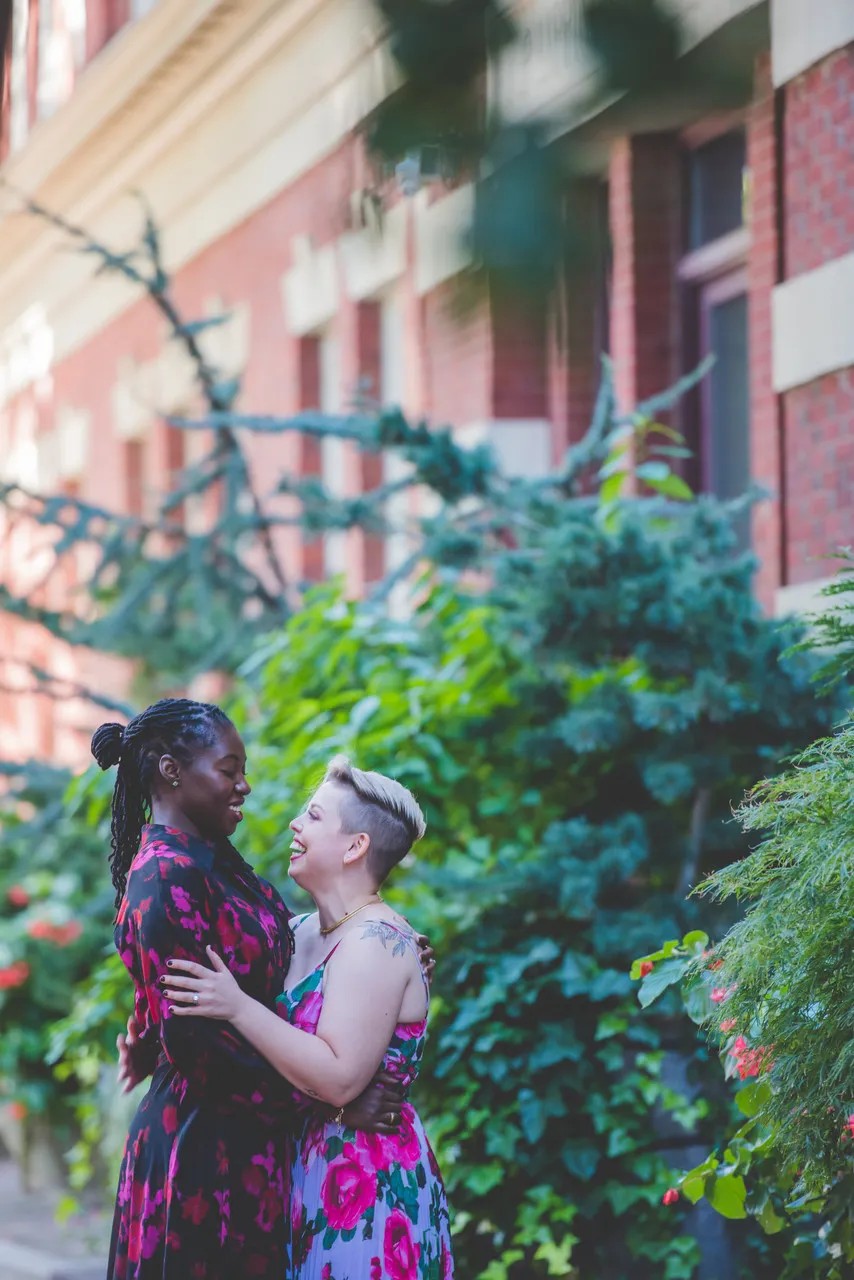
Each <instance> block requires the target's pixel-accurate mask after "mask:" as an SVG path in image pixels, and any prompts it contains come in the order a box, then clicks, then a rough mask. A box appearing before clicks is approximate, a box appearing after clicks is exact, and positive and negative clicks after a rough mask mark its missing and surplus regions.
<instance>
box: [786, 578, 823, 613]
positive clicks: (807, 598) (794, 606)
mask: <svg viewBox="0 0 854 1280" xmlns="http://www.w3.org/2000/svg"><path fill="white" fill-rule="evenodd" d="M834 581H835V579H834V578H832V577H830V578H813V580H812V581H811V582H798V583H796V584H795V585H794V586H788V587H778V588H777V590H776V591H775V593H774V616H775V617H777V618H787V617H791V616H796V617H804V616H805V615H807V614H815V613H828V612H829V611H830V610H831V608H832V607H833V597H832V596H831V597H826V596H822V594H821V593H822V591H823V590H824V589H825V587H829V586H830V584H831V583H832V582H834Z"/></svg>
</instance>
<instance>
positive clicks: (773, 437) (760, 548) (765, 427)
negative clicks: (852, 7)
mask: <svg viewBox="0 0 854 1280" xmlns="http://www.w3.org/2000/svg"><path fill="white" fill-rule="evenodd" d="M747 165H748V169H749V171H750V183H751V185H750V204H749V209H748V224H749V228H750V237H751V244H750V255H749V258H748V267H747V280H748V342H749V355H750V465H751V476H752V479H753V481H754V483H756V484H759V485H762V486H763V487H764V488H766V489H768V490H769V491H770V493H771V497H770V498H768V499H766V500H764V501H763V502H761V503H759V504H758V505H757V506H755V507H754V509H753V518H752V530H751V535H752V541H753V549H754V551H755V552H756V555H757V556H758V557H759V560H760V566H759V571H758V576H757V582H756V590H757V595H758V597H759V599H760V601H761V602H762V604H763V605H764V606H765V607H766V608H769V609H770V608H771V607H772V605H773V602H774V591H775V589H776V588H777V587H778V586H780V585H781V584H782V583H784V582H785V580H786V579H785V566H784V564H783V561H782V550H783V548H782V539H783V523H782V522H783V510H784V508H783V498H784V494H783V492H782V490H783V485H784V476H783V470H782V466H783V463H782V453H781V431H782V421H781V418H780V403H779V398H778V397H777V395H776V394H775V393H774V390H773V384H772V373H771V365H772V341H773V340H772V331H771V297H772V291H773V289H774V286H775V284H776V283H777V279H778V270H779V251H780V250H779V240H778V228H777V222H778V167H777V156H776V120H775V96H774V88H773V86H772V84H771V65H770V58H769V56H768V55H767V54H764V55H763V56H762V57H761V58H760V59H759V61H758V62H757V66H756V78H755V89H754V99H753V103H752V105H751V108H750V112H749V114H748V118H747Z"/></svg>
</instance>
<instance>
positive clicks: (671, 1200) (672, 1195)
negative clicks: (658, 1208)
mask: <svg viewBox="0 0 854 1280" xmlns="http://www.w3.org/2000/svg"><path fill="white" fill-rule="evenodd" d="M678 1199H679V1192H678V1191H677V1190H676V1188H675V1187H668V1188H667V1190H666V1191H665V1193H664V1195H663V1196H662V1197H661V1203H662V1204H675V1203H676V1201H677V1200H678Z"/></svg>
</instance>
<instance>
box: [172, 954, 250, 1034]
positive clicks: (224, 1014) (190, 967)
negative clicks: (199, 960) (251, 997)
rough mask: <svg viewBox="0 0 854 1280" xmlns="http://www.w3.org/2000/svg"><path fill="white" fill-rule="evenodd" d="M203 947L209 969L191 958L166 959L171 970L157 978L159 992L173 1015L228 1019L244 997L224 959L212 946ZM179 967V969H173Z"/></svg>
mask: <svg viewBox="0 0 854 1280" xmlns="http://www.w3.org/2000/svg"><path fill="white" fill-rule="evenodd" d="M205 951H206V952H207V953H208V957H209V958H210V962H211V964H212V965H213V968H212V969H206V968H205V967H204V965H201V964H196V962H195V961H194V960H167V961H166V963H167V965H168V966H169V968H170V969H171V970H172V971H173V972H172V973H169V974H166V975H164V977H163V978H161V980H160V981H161V982H162V983H163V985H164V991H163V994H164V996H165V998H166V999H167V1000H168V1001H169V1008H170V1012H171V1013H173V1014H174V1015H175V1016H176V1017H190V1018H218V1019H220V1020H222V1021H224V1022H231V1021H233V1019H234V1018H235V1017H236V1016H237V1012H238V1010H239V1008H240V1003H241V1001H242V1000H244V999H245V998H246V997H245V996H244V994H243V992H242V991H241V989H240V987H239V986H238V985H237V982H236V981H235V979H234V976H233V974H232V973H231V970H230V969H229V968H228V966H227V965H226V963H225V961H224V960H221V959H220V957H219V956H218V955H217V953H216V952H215V951H214V950H213V948H212V947H205ZM179 969H180V970H181V972H180V973H178V972H176V971H177V970H179Z"/></svg>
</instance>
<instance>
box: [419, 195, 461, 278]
mask: <svg viewBox="0 0 854 1280" xmlns="http://www.w3.org/2000/svg"><path fill="white" fill-rule="evenodd" d="M427 199H428V197H427V192H426V191H420V192H419V193H418V195H417V196H415V197H414V200H413V204H414V210H415V289H416V292H417V293H418V294H419V295H420V294H425V293H429V292H430V290H431V289H435V288H436V286H437V285H439V284H442V282H443V281H445V280H450V279H451V277H452V276H455V275H457V274H458V272H460V271H463V270H464V269H465V268H466V267H468V266H470V265H471V262H472V254H471V248H470V246H469V245H468V244H467V243H466V232H467V231H468V229H469V227H470V226H471V222H472V218H473V216H474V187H473V185H472V184H471V183H466V184H465V186H462V187H458V188H457V190H456V191H452V192H451V193H450V194H449V195H446V196H443V197H442V198H441V199H440V200H434V201H433V203H432V204H428V203H427Z"/></svg>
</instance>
